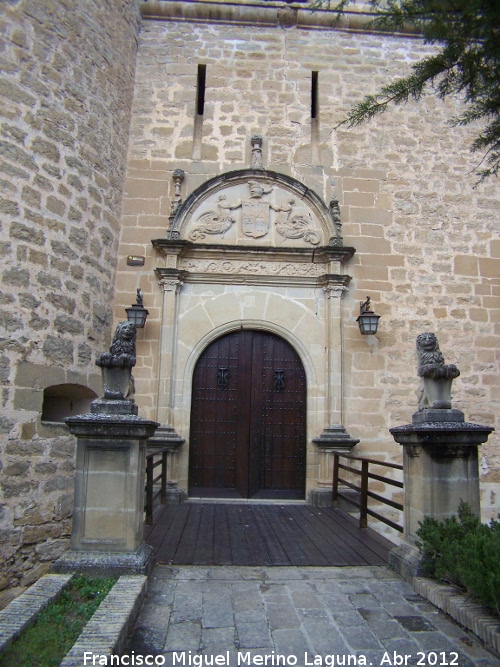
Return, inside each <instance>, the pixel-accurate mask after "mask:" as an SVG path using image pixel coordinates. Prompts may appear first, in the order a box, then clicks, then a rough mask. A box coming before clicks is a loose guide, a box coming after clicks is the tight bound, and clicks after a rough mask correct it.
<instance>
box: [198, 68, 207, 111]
mask: <svg viewBox="0 0 500 667" xmlns="http://www.w3.org/2000/svg"><path fill="white" fill-rule="evenodd" d="M206 82H207V66H206V65H198V79H197V82H196V113H197V114H198V116H203V114H204V112H205V86H206Z"/></svg>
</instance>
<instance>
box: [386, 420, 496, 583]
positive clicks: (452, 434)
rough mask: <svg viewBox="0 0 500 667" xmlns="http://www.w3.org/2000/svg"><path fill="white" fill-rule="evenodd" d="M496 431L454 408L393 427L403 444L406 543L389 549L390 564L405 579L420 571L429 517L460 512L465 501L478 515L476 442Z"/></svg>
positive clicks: (394, 434)
mask: <svg viewBox="0 0 500 667" xmlns="http://www.w3.org/2000/svg"><path fill="white" fill-rule="evenodd" d="M493 430H494V429H493V428H492V427H490V426H482V425H480V424H472V423H470V422H465V421H464V415H463V413H462V412H460V410H451V409H449V410H448V409H428V410H422V411H420V412H417V413H415V414H414V415H413V420H412V423H411V424H408V425H405V426H397V427H395V428H391V429H390V432H391V433H392V435H393V437H394V439H395V440H396V442H398V443H399V444H401V445H402V446H403V474H404V489H405V504H404V505H405V508H404V521H405V524H404V544H403V545H402V546H401V547H398V549H395V550H394V551H393V552H392V553H391V558H390V565H391V566H392V567H393V568H394V569H396V570H397V571H398V572H399V573H400V574H401V575H402V576H404V577H405V578H411V577H412V576H415V575H417V574H418V573H419V564H420V557H419V552H418V550H417V548H416V541H417V535H416V532H417V530H418V529H419V527H420V523H421V522H422V521H423V520H424V518H425V517H433V518H435V519H437V520H439V521H441V520H443V519H446V518H449V517H451V516H453V515H455V516H456V515H457V510H458V505H459V503H460V501H461V500H463V501H464V502H467V503H469V505H470V506H471V507H472V509H473V511H474V512H476V513H477V514H478V515H479V513H480V505H479V469H478V445H480V444H482V443H484V442H486V441H487V439H488V436H489V434H490V433H491V431H493Z"/></svg>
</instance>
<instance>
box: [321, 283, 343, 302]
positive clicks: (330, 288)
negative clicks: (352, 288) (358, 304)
mask: <svg viewBox="0 0 500 667" xmlns="http://www.w3.org/2000/svg"><path fill="white" fill-rule="evenodd" d="M347 291H348V288H347V287H346V286H345V285H335V284H333V283H327V284H326V285H323V292H324V293H325V295H326V297H327V298H328V299H332V298H335V299H341V298H342V297H343V296H344V293H345V292H347Z"/></svg>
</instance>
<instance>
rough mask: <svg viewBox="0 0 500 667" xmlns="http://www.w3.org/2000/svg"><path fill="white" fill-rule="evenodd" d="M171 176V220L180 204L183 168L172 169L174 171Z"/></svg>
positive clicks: (183, 175) (183, 176)
mask: <svg viewBox="0 0 500 667" xmlns="http://www.w3.org/2000/svg"><path fill="white" fill-rule="evenodd" d="M172 178H173V181H174V187H175V192H174V197H173V199H172V204H171V206H170V216H169V217H170V219H171V220H173V218H174V217H175V214H176V213H177V211H178V210H179V208H180V206H181V204H182V197H181V186H182V182H183V181H184V178H185V173H184V170H183V169H174V173H173V174H172Z"/></svg>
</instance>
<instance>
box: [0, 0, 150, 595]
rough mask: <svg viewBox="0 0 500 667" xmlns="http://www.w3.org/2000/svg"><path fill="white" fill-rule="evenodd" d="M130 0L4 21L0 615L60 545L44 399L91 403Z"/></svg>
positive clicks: (67, 495)
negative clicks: (81, 397)
mask: <svg viewBox="0 0 500 667" xmlns="http://www.w3.org/2000/svg"><path fill="white" fill-rule="evenodd" d="M138 5H139V2H138V0H109V1H108V2H102V1H101V0H88V1H86V2H73V1H70V0H22V1H21V2H19V1H17V0H11V1H10V2H6V3H5V2H4V3H2V6H1V8H0V35H1V43H0V70H1V77H0V126H1V130H0V147H1V148H0V150H1V159H0V212H1V216H0V230H1V241H0V255H1V258H2V262H1V267H0V348H1V349H0V384H1V390H0V391H1V405H2V409H1V417H0V451H1V458H0V537H1V543H2V546H1V555H0V558H1V560H2V573H1V575H0V591H1V592H0V603H1V604H3V603H4V602H6V601H7V600H8V599H10V597H12V596H13V595H15V594H17V593H19V592H20V591H22V590H23V588H24V587H25V586H27V585H28V584H30V583H32V582H33V581H34V580H35V579H36V578H37V577H38V576H40V575H41V574H43V573H44V572H46V571H47V569H48V567H49V565H50V562H51V561H52V560H54V559H55V558H56V557H57V556H58V555H60V553H61V552H62V551H63V550H64V549H65V548H66V547H67V545H68V537H69V534H70V530H71V522H70V517H71V512H72V503H73V471H74V442H73V438H72V437H71V436H69V435H68V432H67V430H65V429H64V428H63V427H61V426H47V425H43V424H41V420H40V415H41V410H42V402H43V390H44V389H45V388H46V387H48V386H51V385H60V384H72V385H80V386H83V387H87V388H91V389H92V390H93V391H94V392H96V393H99V391H100V378H99V377H98V375H97V374H96V372H95V371H96V369H95V365H94V361H95V354H96V353H98V352H101V351H102V350H104V349H106V348H107V347H108V345H109V338H110V330H111V324H112V302H113V297H114V290H115V270H116V252H117V246H118V235H119V229H120V212H121V197H122V189H123V180H124V172H125V160H126V151H127V138H128V131H129V125H130V106H131V98H132V92H133V79H134V67H135V56H136V50H137V35H138V32H139V27H140V16H139V12H138Z"/></svg>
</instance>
